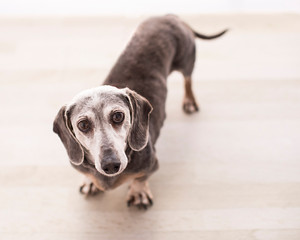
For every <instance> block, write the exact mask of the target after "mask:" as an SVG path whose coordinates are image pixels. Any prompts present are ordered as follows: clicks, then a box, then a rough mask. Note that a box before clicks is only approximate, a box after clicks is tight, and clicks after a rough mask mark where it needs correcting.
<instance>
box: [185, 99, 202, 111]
mask: <svg viewBox="0 0 300 240" xmlns="http://www.w3.org/2000/svg"><path fill="white" fill-rule="evenodd" d="M182 108H183V111H184V112H185V113H187V114H192V113H194V112H198V111H199V107H198V104H197V103H196V101H195V100H194V99H190V98H185V99H184V101H183V106H182Z"/></svg>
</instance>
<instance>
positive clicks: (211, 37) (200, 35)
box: [191, 29, 228, 40]
mask: <svg viewBox="0 0 300 240" xmlns="http://www.w3.org/2000/svg"><path fill="white" fill-rule="evenodd" d="M191 30H192V32H193V33H194V35H195V37H197V38H201V39H204V40H211V39H215V38H218V37H221V36H222V35H223V34H225V33H226V32H227V31H228V29H225V30H224V31H223V32H220V33H217V34H214V35H209V36H207V35H204V34H201V33H198V32H196V31H194V30H193V29H191Z"/></svg>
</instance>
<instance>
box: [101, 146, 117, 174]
mask: <svg viewBox="0 0 300 240" xmlns="http://www.w3.org/2000/svg"><path fill="white" fill-rule="evenodd" d="M104 153H106V154H105V155H104V157H103V159H102V161H101V168H102V169H103V171H104V172H105V173H106V174H114V173H116V172H118V171H119V169H120V166H121V162H120V161H119V159H118V158H117V156H116V154H115V153H114V152H113V151H111V150H110V151H104Z"/></svg>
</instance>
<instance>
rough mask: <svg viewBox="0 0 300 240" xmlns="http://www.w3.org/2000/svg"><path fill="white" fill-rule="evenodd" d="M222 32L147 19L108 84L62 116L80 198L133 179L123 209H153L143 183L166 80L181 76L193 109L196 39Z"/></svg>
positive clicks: (150, 166) (59, 123) (58, 127)
mask: <svg viewBox="0 0 300 240" xmlns="http://www.w3.org/2000/svg"><path fill="white" fill-rule="evenodd" d="M225 32H226V31H224V32H222V33H220V34H217V35H214V36H204V35H201V34H199V33H196V32H194V31H193V30H192V29H191V28H190V27H188V26H187V25H186V24H185V23H183V22H182V21H181V20H180V19H179V18H177V17H176V16H173V15H167V16H164V17H157V18H151V19H149V20H147V21H145V22H144V23H142V24H141V25H140V26H139V28H138V30H137V31H136V33H135V35H134V36H133V37H132V39H131V41H130V42H129V44H128V45H127V47H126V49H125V51H124V52H123V53H122V55H121V56H120V57H119V59H118V60H117V62H116V64H115V66H114V67H113V68H112V70H111V72H110V73H109V75H108V77H107V78H106V80H105V81H104V85H105V86H102V87H99V88H96V89H94V90H89V91H85V92H84V93H82V94H80V95H79V96H77V97H76V98H75V99H74V100H73V101H72V102H71V103H70V104H69V105H67V106H65V107H63V108H62V109H61V110H60V112H59V113H58V115H57V117H56V120H55V122H54V131H55V132H56V133H58V135H59V136H60V138H61V140H62V142H63V143H64V145H65V147H66V149H67V152H68V155H69V158H70V161H71V163H72V165H73V166H74V167H75V168H76V169H77V170H79V171H80V172H82V173H84V174H85V175H86V176H87V177H88V179H90V182H89V183H88V184H85V185H83V186H82V188H81V191H82V192H85V193H91V192H93V191H97V190H98V189H100V190H102V191H105V190H108V189H112V188H115V187H117V186H119V185H120V184H122V183H123V182H124V181H126V180H129V179H133V180H134V181H133V183H132V184H131V188H130V190H129V194H128V199H127V200H128V203H129V204H133V205H137V206H144V207H147V206H148V205H151V204H152V194H151V192H150V190H149V188H148V184H147V178H148V177H149V176H150V175H151V173H153V172H154V171H155V170H156V169H157V168H158V161H157V158H156V155H155V148H154V145H155V143H156V140H157V138H158V136H159V134H160V129H161V127H162V125H163V122H164V119H165V116H166V114H165V102H166V97H167V86H166V79H167V77H168V75H169V74H170V73H171V72H172V71H173V70H178V71H180V72H182V74H183V76H184V78H185V97H184V102H183V109H184V111H185V112H186V113H193V112H196V111H198V106H197V104H196V101H195V98H194V95H193V92H192V88H191V74H192V71H193V67H194V62H195V40H194V39H195V37H200V38H203V39H213V38H217V37H219V36H221V35H223V34H224V33H225ZM106 85H109V86H110V87H107V86H106ZM110 105H112V106H113V107H111V108H110ZM107 109H108V110H107ZM152 109H153V111H152ZM85 112H88V113H87V114H85ZM102 112H105V113H102ZM150 113H151V115H150ZM98 115H99V116H100V117H98ZM106 116H109V117H106ZM80 119H84V121H81V122H80ZM86 119H88V120H86ZM111 119H113V120H111ZM115 120H116V121H115ZM120 121H121V122H120ZM86 126H88V127H87V128H86ZM78 128H79V130H78ZM86 129H88V130H86ZM98 129H99V130H98ZM104 129H106V130H104ZM99 139H102V140H99ZM103 139H104V140H103ZM114 146H117V147H114ZM97 147H98V148H99V149H97ZM119 159H120V160H119ZM112 162H114V163H113V164H112ZM95 186H96V187H95Z"/></svg>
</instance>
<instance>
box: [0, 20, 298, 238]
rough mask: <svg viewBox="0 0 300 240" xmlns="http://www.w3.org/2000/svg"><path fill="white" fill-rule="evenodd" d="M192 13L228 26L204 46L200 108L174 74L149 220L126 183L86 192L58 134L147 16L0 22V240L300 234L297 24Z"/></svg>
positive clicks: (213, 28) (206, 27) (200, 24)
mask: <svg viewBox="0 0 300 240" xmlns="http://www.w3.org/2000/svg"><path fill="white" fill-rule="evenodd" d="M184 19H186V21H187V22H188V23H189V24H190V25H191V26H193V27H194V28H195V29H197V30H199V31H201V32H204V33H214V32H217V31H219V30H222V29H223V28H226V27H230V28H231V31H230V32H228V34H227V36H224V37H223V38H221V39H219V40H216V41H201V40H197V46H198V59H197V63H196V67H195V72H194V76H193V77H194V89H195V94H196V96H197V99H198V101H199V103H200V106H201V112H200V113H199V114H196V115H193V116H186V115H184V114H183V112H182V111H181V100H182V97H183V88H182V86H183V82H182V79H181V77H180V76H179V75H178V74H172V75H171V77H170V79H169V97H168V102H167V115H168V117H167V120H166V122H165V126H164V128H163V130H162V134H161V137H160V139H159V142H158V144H157V152H158V157H159V159H160V169H159V171H158V172H157V173H156V174H154V175H153V177H152V178H151V180H150V184H151V188H152V191H153V193H154V195H155V204H154V206H153V207H152V208H151V209H150V210H148V211H147V212H144V211H142V212H140V211H136V210H133V209H128V208H127V206H126V204H125V195H126V191H127V185H124V186H121V187H120V188H118V189H116V190H114V191H111V192H107V193H105V194H104V195H100V196H97V197H94V198H88V199H85V198H83V197H82V196H81V195H80V194H79V193H78V186H79V183H80V180H81V176H80V175H79V174H78V173H77V172H75V170H73V169H72V168H71V167H70V165H69V163H68V159H67V155H66V153H65V150H64V148H63V145H62V144H61V142H60V141H59V139H58V137H57V136H56V135H54V134H53V133H52V121H53V119H54V117H55V115H56V112H57V111H58V109H59V108H60V106H61V105H62V104H64V103H65V102H67V101H68V100H70V99H71V98H72V96H74V94H76V93H78V92H79V91H80V90H83V89H86V88H90V87H95V86H97V85H99V84H100V83H101V82H102V80H103V78H104V77H105V76H106V74H107V72H108V71H109V69H110V67H111V66H112V64H113V62H114V61H115V59H116V57H117V56H118V55H119V53H120V52H121V51H122V49H123V47H124V46H125V44H126V42H127V40H128V39H129V37H130V35H131V33H132V32H133V30H134V28H135V27H136V25H137V24H138V23H139V22H140V21H141V19H136V18H111V19H109V18H68V19H67V18H54V19H49V18H41V19H28V18H27V19H22V18H20V19H15V18H14V19H8V18H1V19H0V36H1V37H0V83H1V87H0V98H1V101H0V109H1V111H0V114H1V115H0V123H1V124H0V145H1V148H0V149H1V150H0V151H1V158H0V239H5V240H7V239H14V240H15V239H17V240H19V239H33V240H35V239H36V240H37V239H38V240H40V239H63V240H65V239H72V240H77V239H84V240H86V239H130V240H133V239H144V240H148V239H153V240H154V239H155V240H157V239H205V240H206V239H214V240H215V239H230V240H231V239H243V240H250V239H251V240H254V239H255V240H269V239H272V240H273V239H276V240H279V239H280V240H298V239H300V67H299V66H300V65H299V63H300V45H299V42H300V16H299V15H293V14H282V15H223V16H220V15H219V16H216V15H204V16H185V17H184Z"/></svg>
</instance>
